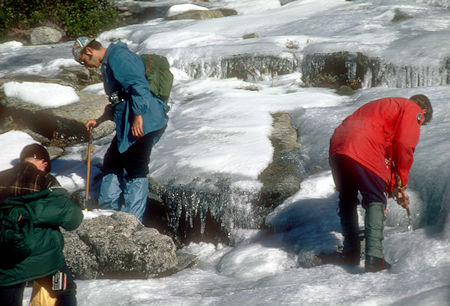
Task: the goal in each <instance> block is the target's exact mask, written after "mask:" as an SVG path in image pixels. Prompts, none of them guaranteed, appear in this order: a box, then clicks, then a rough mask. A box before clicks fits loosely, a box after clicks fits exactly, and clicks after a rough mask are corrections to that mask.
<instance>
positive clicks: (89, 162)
mask: <svg viewBox="0 0 450 306" xmlns="http://www.w3.org/2000/svg"><path fill="white" fill-rule="evenodd" d="M88 133H89V142H88V147H87V174H86V195H85V198H84V205H83V206H84V211H87V210H88V209H87V207H88V202H89V181H90V177H91V152H92V149H93V148H92V134H91V131H90V130H89V131H88Z"/></svg>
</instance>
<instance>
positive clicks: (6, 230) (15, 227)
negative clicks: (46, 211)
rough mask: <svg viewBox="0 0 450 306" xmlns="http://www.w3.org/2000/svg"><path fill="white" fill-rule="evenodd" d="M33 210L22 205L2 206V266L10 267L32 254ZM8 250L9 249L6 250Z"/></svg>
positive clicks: (0, 227)
mask: <svg viewBox="0 0 450 306" xmlns="http://www.w3.org/2000/svg"><path fill="white" fill-rule="evenodd" d="M30 220H31V211H30V210H29V209H27V208H25V206H22V205H8V206H4V205H1V206H0V249H1V250H2V252H0V267H1V268H9V267H12V266H14V265H15V264H18V263H20V262H22V261H23V260H24V259H25V258H27V257H28V256H30V254H31V248H30V239H31V232H32V223H31V221H30ZM5 250H7V251H5Z"/></svg>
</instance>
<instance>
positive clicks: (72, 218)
mask: <svg viewBox="0 0 450 306" xmlns="http://www.w3.org/2000/svg"><path fill="white" fill-rule="evenodd" d="M49 172H50V158H49V154H48V152H47V150H46V149H45V148H44V147H43V146H41V145H38V144H32V145H28V146H26V147H25V148H24V149H23V150H22V152H21V154H20V161H19V163H18V164H17V165H16V166H14V167H13V168H11V169H8V170H5V171H2V172H0V225H1V228H0V230H1V241H0V244H2V245H1V251H0V305H22V300H23V292H24V289H25V284H26V282H27V281H31V280H34V281H37V282H38V283H39V285H41V286H42V287H44V288H45V289H46V290H47V291H48V292H49V294H50V296H51V297H52V298H56V304H57V305H76V285H75V282H74V281H73V278H72V273H71V272H70V270H69V269H68V267H67V266H66V263H65V260H64V254H63V248H64V238H63V236H62V234H61V232H60V230H59V227H60V226H61V227H63V228H64V229H66V230H74V229H76V228H77V227H78V226H79V225H80V224H81V221H82V220H83V213H82V212H81V210H80V209H79V208H78V206H77V205H76V204H75V203H73V202H72V201H71V200H70V196H69V193H68V192H67V191H66V190H65V189H64V188H62V187H61V186H60V185H59V183H58V181H57V180H56V178H55V177H53V176H52V175H51V174H50V173H49ZM11 237H13V238H11ZM58 277H60V278H61V282H60V284H61V288H56V287H57V286H55V288H52V282H55V281H56V278H58ZM55 285H57V284H55Z"/></svg>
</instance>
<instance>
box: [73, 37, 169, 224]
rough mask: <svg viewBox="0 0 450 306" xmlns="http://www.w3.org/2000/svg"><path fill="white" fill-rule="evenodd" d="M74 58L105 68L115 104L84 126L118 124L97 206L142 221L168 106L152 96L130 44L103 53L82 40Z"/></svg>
mask: <svg viewBox="0 0 450 306" xmlns="http://www.w3.org/2000/svg"><path fill="white" fill-rule="evenodd" d="M72 53H73V55H74V58H75V60H76V61H78V62H79V63H80V64H82V65H84V66H85V67H88V68H89V67H91V68H92V67H97V68H98V67H101V71H102V77H103V85H104V89H105V93H106V94H107V95H108V97H109V100H110V102H111V105H109V107H107V109H105V113H104V114H103V115H102V116H101V117H100V118H98V119H95V120H89V121H88V122H87V123H86V128H87V129H88V130H91V129H92V128H95V127H97V126H98V125H99V124H100V123H102V122H103V121H105V120H111V119H113V120H114V122H115V124H116V136H115V137H114V139H113V141H112V143H111V146H110V147H109V149H108V151H107V153H106V155H105V158H104V160H103V172H104V174H105V176H104V177H103V179H102V183H101V187H100V195H99V199H98V202H99V205H100V206H101V207H103V208H107V209H114V210H122V211H125V212H128V213H131V214H134V215H135V216H136V217H137V218H138V219H139V220H140V221H142V217H143V215H144V211H145V208H146V204H147V195H148V179H147V175H148V172H149V168H148V164H149V163H150V154H151V150H152V147H153V146H154V145H155V144H156V143H157V142H158V140H159V138H160V137H161V135H162V134H163V132H164V130H165V128H166V125H167V121H168V118H167V115H166V113H167V111H168V106H167V104H165V103H164V102H163V101H161V100H160V99H159V98H157V97H156V96H155V95H154V94H153V93H152V92H151V91H150V87H149V84H148V81H147V79H146V78H145V67H144V63H143V62H142V60H141V58H140V57H139V56H138V55H137V54H135V53H133V52H131V51H130V50H128V47H127V45H126V44H124V43H122V42H120V41H119V42H117V43H114V44H111V45H109V47H108V48H104V47H103V46H102V45H101V44H100V43H99V42H98V41H96V40H94V39H91V38H88V37H79V38H77V40H76V41H75V43H74V45H73V48H72ZM121 196H122V197H123V199H124V203H123V205H122V207H120V204H119V199H120V198H121Z"/></svg>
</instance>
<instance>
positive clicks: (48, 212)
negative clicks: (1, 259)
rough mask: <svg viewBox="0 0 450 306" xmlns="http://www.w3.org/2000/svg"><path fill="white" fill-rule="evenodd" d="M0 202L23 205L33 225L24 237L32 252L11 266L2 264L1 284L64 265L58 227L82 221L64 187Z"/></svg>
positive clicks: (61, 238) (67, 227) (23, 280)
mask: <svg viewBox="0 0 450 306" xmlns="http://www.w3.org/2000/svg"><path fill="white" fill-rule="evenodd" d="M0 205H24V206H25V208H26V209H27V210H28V212H29V215H30V217H29V219H30V224H31V225H32V226H31V230H30V232H29V233H30V234H29V235H28V239H27V243H28V245H29V247H30V249H31V255H30V256H29V257H27V258H26V259H24V260H23V261H22V262H20V263H17V264H15V265H14V266H12V267H7V266H8V265H4V263H3V264H2V267H0V286H11V285H15V284H19V283H23V282H25V281H29V280H33V279H37V278H41V277H44V276H47V275H49V274H52V273H54V272H56V271H58V270H59V269H60V268H61V267H62V266H63V265H64V254H63V248H64V238H63V236H62V234H61V232H60V230H59V227H60V226H61V227H63V228H64V229H66V230H74V229H76V228H77V227H78V226H79V225H80V224H81V221H82V220H83V213H82V211H81V210H80V208H79V207H78V206H77V205H76V204H75V203H74V202H72V201H71V200H70V196H69V193H68V192H67V191H66V190H65V189H64V188H61V187H51V188H48V189H45V190H43V191H40V192H34V193H30V194H26V195H23V196H17V197H13V198H8V199H6V200H3V201H1V203H0ZM27 215H28V214H27ZM7 251H8V250H1V251H0V252H7Z"/></svg>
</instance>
